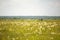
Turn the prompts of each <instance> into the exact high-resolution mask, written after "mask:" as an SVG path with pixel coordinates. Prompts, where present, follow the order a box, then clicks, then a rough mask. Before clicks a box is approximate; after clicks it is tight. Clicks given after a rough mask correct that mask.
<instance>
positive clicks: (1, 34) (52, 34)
mask: <svg viewBox="0 0 60 40" xmlns="http://www.w3.org/2000/svg"><path fill="white" fill-rule="evenodd" d="M0 40H60V20H39V19H0Z"/></svg>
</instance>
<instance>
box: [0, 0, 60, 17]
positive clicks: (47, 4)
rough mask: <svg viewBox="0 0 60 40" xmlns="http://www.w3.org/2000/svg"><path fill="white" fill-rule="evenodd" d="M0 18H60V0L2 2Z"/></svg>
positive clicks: (8, 0)
mask: <svg viewBox="0 0 60 40" xmlns="http://www.w3.org/2000/svg"><path fill="white" fill-rule="evenodd" d="M0 16H60V0H0Z"/></svg>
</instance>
